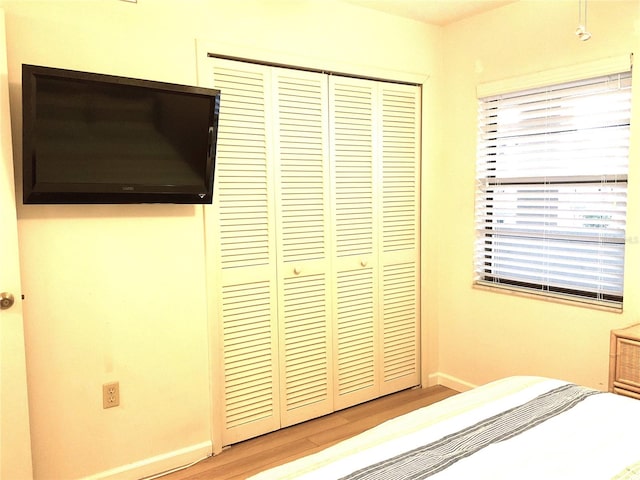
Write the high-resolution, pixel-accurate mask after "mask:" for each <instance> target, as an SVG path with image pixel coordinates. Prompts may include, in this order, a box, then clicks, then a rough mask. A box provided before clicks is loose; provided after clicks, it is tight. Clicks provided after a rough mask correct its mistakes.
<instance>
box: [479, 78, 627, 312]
mask: <svg viewBox="0 0 640 480" xmlns="http://www.w3.org/2000/svg"><path fill="white" fill-rule="evenodd" d="M630 118H631V74H630V72H629V73H621V74H616V75H608V76H603V77H598V78H592V79H588V80H583V81H577V82H570V83H563V84H557V85H553V86H551V87H544V88H535V89H529V90H525V91H518V92H514V93H509V94H504V95H493V96H488V97H484V98H480V100H479V129H480V131H479V137H478V138H479V141H478V157H477V176H476V178H477V189H476V252H475V282H476V283H477V284H484V285H494V286H500V287H504V288H509V289H517V290H524V291H527V292H531V293H538V294H541V295H546V296H560V297H563V298H571V299H575V300H580V301H586V302H590V303H598V304H605V305H610V306H614V307H618V308H619V307H621V306H622V295H623V277H624V248H625V223H626V192H627V170H628V157H629V155H628V152H629V130H630V128H629V125H630Z"/></svg>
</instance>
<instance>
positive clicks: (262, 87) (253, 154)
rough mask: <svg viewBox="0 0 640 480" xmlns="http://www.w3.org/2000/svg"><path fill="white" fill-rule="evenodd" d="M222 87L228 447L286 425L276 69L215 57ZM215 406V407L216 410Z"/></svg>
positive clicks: (211, 212) (223, 383) (221, 288)
mask: <svg viewBox="0 0 640 480" xmlns="http://www.w3.org/2000/svg"><path fill="white" fill-rule="evenodd" d="M212 65H213V78H214V86H215V88H219V89H220V90H221V92H222V95H221V106H220V123H219V131H218V144H217V160H216V185H215V190H214V203H213V206H212V207H211V208H208V209H207V211H208V213H207V223H208V224H209V227H208V228H207V232H208V235H209V236H210V237H211V238H210V239H209V241H211V242H212V243H213V244H214V245H215V247H214V249H213V251H214V252H215V255H216V256H217V258H216V261H215V265H216V273H217V275H216V282H215V285H214V286H213V288H215V298H216V302H215V304H216V307H217V315H218V318H219V319H221V321H220V322H217V325H216V329H215V339H214V341H216V342H217V343H216V344H214V345H213V352H212V354H213V355H214V356H217V360H218V361H217V362H216V364H219V365H221V370H222V372H223V374H222V378H217V377H214V386H213V388H214V395H220V396H221V398H222V399H223V401H222V409H223V410H224V413H223V421H222V423H223V425H222V442H223V445H228V444H231V443H235V442H238V441H241V440H244V439H247V438H251V437H255V436H257V435H260V434H263V433H266V432H269V431H272V430H275V429H278V428H279V427H280V405H279V386H278V378H279V370H278V341H277V309H276V305H277V300H276V298H277V293H276V290H277V286H276V278H275V275H274V271H275V265H276V253H275V227H274V225H275V212H274V201H273V198H272V192H273V178H272V172H273V168H272V167H271V166H270V165H269V162H270V157H271V150H272V148H273V146H272V142H271V135H272V134H271V131H270V126H269V119H268V115H269V114H270V113H269V112H270V96H269V92H270V72H269V69H268V68H266V67H261V66H257V65H251V64H242V63H239V62H230V61H226V60H221V59H212ZM216 413H217V412H214V415H215V414H216Z"/></svg>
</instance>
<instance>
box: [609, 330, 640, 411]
mask: <svg viewBox="0 0 640 480" xmlns="http://www.w3.org/2000/svg"><path fill="white" fill-rule="evenodd" d="M609 391H610V392H614V393H619V394H620V395H626V396H628V397H632V398H637V399H639V400H640V323H639V324H637V325H632V326H630V327H627V328H621V329H618V330H612V331H611V347H610V358H609Z"/></svg>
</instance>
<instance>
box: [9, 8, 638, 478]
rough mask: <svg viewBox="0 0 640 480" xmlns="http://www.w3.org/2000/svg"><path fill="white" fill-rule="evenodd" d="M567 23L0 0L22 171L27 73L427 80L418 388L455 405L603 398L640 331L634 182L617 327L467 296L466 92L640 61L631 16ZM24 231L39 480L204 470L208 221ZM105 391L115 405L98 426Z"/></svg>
mask: <svg viewBox="0 0 640 480" xmlns="http://www.w3.org/2000/svg"><path fill="white" fill-rule="evenodd" d="M576 4H577V1H573V0H571V1H561V0H548V1H545V0H539V1H522V2H517V3H515V4H512V5H508V6H506V7H504V8H501V9H499V10H496V11H493V12H489V13H487V14H484V15H480V16H478V17H475V18H472V19H469V20H466V21H463V22H460V23H457V24H454V25H451V26H449V27H446V28H444V29H442V28H437V27H431V26H427V25H421V24H419V23H416V22H412V21H409V20H403V19H399V18H394V17H389V16H386V15H384V14H380V13H377V12H374V11H371V10H368V9H359V8H357V7H353V6H351V5H348V4H342V3H339V2H334V1H333V0H296V1H295V2H293V1H284V0H283V1H277V0H271V1H269V0H262V1H258V0H255V1H254V0H235V1H223V0H187V1H184V0H139V3H137V4H132V3H127V2H121V1H118V0H91V1H89V0H68V1H63V0H46V1H24V0H20V1H10V0H0V6H2V7H4V8H5V11H6V22H7V41H8V58H9V80H10V90H11V100H12V104H11V111H12V116H13V119H12V123H13V127H14V153H15V154H16V156H17V157H18V158H19V156H20V154H21V146H20V135H21V129H20V118H21V108H20V98H19V96H20V64H21V63H35V64H44V65H51V66H57V67H63V68H75V69H80V70H88V71H97V72H102V73H111V74H116V75H126V76H132V77H141V78H149V79H154V80H161V81H169V82H178V83H187V84H195V83H196V82H197V78H198V72H197V65H198V63H197V57H196V39H200V40H202V41H203V42H204V43H206V45H207V46H212V48H214V49H218V50H219V53H225V52H227V51H236V50H240V51H243V52H249V54H250V52H252V51H255V53H256V56H259V57H264V56H265V55H266V56H269V52H273V56H274V57H277V58H278V59H281V58H291V59H295V60H296V61H299V62H301V63H309V64H312V65H314V66H319V65H323V64H325V65H327V66H329V67H334V66H336V65H340V66H345V65H346V66H348V67H349V68H352V72H353V73H356V74H357V73H370V72H372V71H381V70H387V71H396V72H404V73H410V74H415V75H417V76H425V75H429V80H428V82H427V83H426V84H425V90H424V102H423V103H424V107H425V108H424V110H425V111H424V114H423V124H424V125H423V144H424V162H423V168H424V175H423V177H424V184H423V192H424V199H423V212H422V213H423V222H424V225H425V229H424V230H425V232H426V233H425V235H424V237H423V239H422V241H423V253H424V254H423V289H424V295H423V312H424V318H423V320H424V323H425V328H424V329H423V339H424V348H423V366H424V371H423V377H424V378H425V380H426V378H427V377H428V376H429V375H430V374H431V377H430V378H431V381H437V380H440V381H443V382H449V383H451V384H455V385H460V386H463V385H475V384H481V383H484V382H486V381H489V380H492V379H494V378H497V377H501V376H505V375H512V374H538V375H548V376H557V377H562V378H566V379H568V380H572V381H576V382H580V383H584V384H587V385H591V386H594V387H604V386H605V384H606V380H607V366H608V334H609V330H610V329H611V328H614V327H618V326H622V325H626V324H630V323H634V322H636V321H640V297H638V296H636V295H635V291H634V289H635V287H636V285H639V284H640V269H638V268H637V267H636V265H638V264H639V262H640V240H638V239H640V171H639V169H640V165H638V162H634V161H632V167H631V173H630V195H629V228H628V238H629V242H628V245H627V247H628V248H627V257H626V261H627V275H626V284H625V288H626V290H625V297H626V300H625V311H624V313H622V314H614V313H607V312H601V311H595V310H591V309H587V308H580V307H574V306H566V305H559V304H555V303H549V302H544V301H540V300H532V299H524V298H518V297H513V296H508V295H501V294H496V293H492V292H485V291H479V290H474V289H472V287H471V282H472V252H473V239H474V234H473V195H474V170H475V168H474V161H475V139H476V132H475V128H476V117H475V115H476V103H475V102H476V100H475V88H476V85H477V84H478V83H481V82H487V81H492V80H500V79H504V78H509V77H513V76H518V75H523V74H528V73H532V72H535V71H539V70H544V69H549V68H555V67H562V66H566V65H571V64H575V63H581V62H586V61H591V60H597V59H600V58H603V57H607V56H610V55H618V54H621V53H627V52H631V51H633V50H634V49H635V50H638V49H637V47H638V43H639V38H638V36H639V35H638V34H639V31H640V12H639V11H638V10H639V8H640V7H639V3H638V2H637V1H627V2H615V1H609V2H603V1H599V2H598V1H591V2H589V9H590V10H589V28H590V30H591V31H592V33H593V35H594V37H593V38H592V40H590V41H589V42H587V43H581V42H579V41H578V40H576V38H575V36H574V35H573V31H574V29H575V26H576V23H577V18H576V17H577V5H576ZM203 42H200V44H202V43H203ZM445 73H446V75H444V74H445ZM201 74H202V72H201ZM637 76H638V74H636V77H637ZM635 83H636V84H637V85H640V82H639V81H636V82H635ZM637 97H638V98H640V96H637ZM635 104H636V105H635V106H634V109H635V115H634V116H635V117H636V118H638V115H639V113H640V112H639V110H638V108H639V107H638V105H640V102H638V101H636V102H635ZM445 106H446V108H445ZM633 129H634V133H633V135H634V139H633V144H632V158H637V157H638V153H640V149H639V148H640V140H639V139H640V135H639V134H636V132H637V131H638V126H636V125H635V124H634V127H633ZM19 166H20V162H18V165H17V167H18V168H17V169H16V170H17V172H19ZM18 216H19V230H20V232H19V233H20V246H21V262H22V274H23V287H24V293H25V295H26V300H25V303H24V312H25V323H26V332H25V334H26V338H27V361H28V377H29V389H30V391H29V394H30V408H31V421H32V439H33V456H34V467H35V473H36V478H42V479H44V478H55V479H66V478H78V477H82V476H92V475H93V476H95V477H111V478H131V477H132V476H141V475H143V474H149V473H153V472H157V471H158V470H159V469H161V468H169V467H171V466H175V465H177V464H179V463H180V462H182V463H185V461H186V460H187V459H192V458H195V457H197V456H198V455H203V454H205V453H206V452H207V451H209V450H210V448H211V446H210V445H209V441H210V439H211V432H210V412H209V408H210V405H211V399H210V396H209V395H210V394H209V392H210V385H209V371H210V367H209V363H208V362H209V359H208V342H207V335H208V333H209V326H208V318H207V311H206V301H207V296H206V295H207V292H206V283H205V281H206V271H205V268H204V265H205V257H204V238H203V211H202V208H201V207H194V206H174V205H139V206H126V205H117V206H27V207H22V206H21V207H19V208H18ZM112 380H118V381H120V385H121V395H122V405H121V406H120V407H119V408H114V409H110V410H103V409H102V406H101V396H100V395H101V385H102V383H104V382H106V381H112ZM132 472H135V475H132Z"/></svg>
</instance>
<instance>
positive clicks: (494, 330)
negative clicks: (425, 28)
mask: <svg viewBox="0 0 640 480" xmlns="http://www.w3.org/2000/svg"><path fill="white" fill-rule="evenodd" d="M577 6H578V2H577V1H558V0H548V1H543V0H539V1H521V2H517V3H515V4H511V5H508V6H506V7H503V8H501V9H499V10H495V11H493V12H488V13H487V14H484V15H480V16H477V17H475V18H471V19H468V20H466V21H462V22H459V23H457V24H455V25H452V26H449V27H447V28H446V29H445V51H444V55H445V71H446V75H445V76H446V79H447V88H446V89H445V90H444V98H445V104H446V107H447V108H446V117H445V121H444V124H445V126H446V127H445V139H444V144H445V145H446V147H445V150H444V155H443V156H442V157H440V158H439V159H438V166H437V167H435V168H437V170H438V172H437V175H436V177H437V178H438V182H436V183H435V184H433V185H432V188H437V189H438V193H437V194H436V196H437V198H438V199H439V204H440V205H441V206H442V208H441V209H440V211H439V212H438V213H437V214H434V215H436V218H437V222H436V223H437V225H438V230H439V232H440V233H439V238H438V242H439V243H438V245H439V252H438V255H437V258H438V262H437V272H436V275H437V277H438V282H439V283H438V296H437V308H436V312H437V313H436V318H437V323H438V328H439V336H438V347H439V357H438V362H437V363H438V367H437V369H438V371H439V372H441V373H442V374H443V375H445V379H447V378H448V377H452V378H449V380H451V379H453V380H454V382H453V383H455V381H457V380H459V381H462V383H468V384H471V385H478V384H482V383H484V382H487V381H489V380H492V379H495V378H498V377H503V376H507V375H515V374H534V375H545V376H553V377H560V378H564V379H567V380H570V381H574V382H579V383H582V384H586V385H589V386H592V387H596V388H605V389H606V385H607V379H608V362H609V357H608V355H609V352H608V346H609V345H608V342H609V331H610V329H611V328H616V327H620V326H625V325H627V324H630V323H635V322H638V321H640V302H639V300H640V296H638V295H637V292H636V290H637V289H638V287H639V286H640V269H639V268H638V265H639V264H640V263H639V262H640V243H639V241H638V238H639V236H638V235H639V234H640V215H639V213H640V210H639V206H640V204H639V201H640V197H639V195H640V165H639V164H638V162H637V159H638V154H639V153H640V124H638V123H633V126H632V137H633V138H632V150H631V168H630V176H629V192H630V193H629V199H628V201H629V206H628V209H629V210H628V212H629V213H628V224H627V225H628V230H627V237H628V239H629V240H628V242H627V248H626V257H625V261H626V265H625V270H626V271H625V292H624V294H625V301H624V313H622V314H618V313H607V312H602V311H596V310H593V309H589V308H582V307H576V306H566V305H560V304H557V303H549V302H545V301H540V300H537V299H530V298H519V297H514V296H509V295H504V294H498V293H494V292H487V291H481V290H474V289H473V288H472V286H471V285H472V280H473V272H472V261H473V260H472V258H473V257H472V253H473V241H474V232H473V207H474V205H473V203H474V174H475V172H474V161H475V145H476V144H475V142H476V97H475V89H476V85H477V84H478V83H482V82H488V81H494V80H502V79H506V78H510V77H517V76H519V75H526V74H531V73H535V72H539V71H543V70H546V69H553V68H556V67H565V66H570V65H575V64H576V63H582V62H589V61H593V60H599V59H601V58H605V57H609V56H615V55H619V54H625V53H630V52H633V51H634V50H635V51H636V53H637V52H638V51H639V50H640V49H638V46H639V33H640V11H639V8H640V2H637V1H627V2H617V1H606V2H605V1H599V2H598V1H596V2H594V1H592V2H589V11H588V19H589V25H588V27H589V30H590V31H591V32H592V33H593V38H592V39H591V40H589V41H588V42H580V41H578V40H577V38H576V37H575V35H574V30H575V28H576V26H577V22H578V8H577ZM634 83H635V85H636V87H635V89H634V90H638V88H640V78H638V75H637V72H636V74H635V78H634ZM636 93H637V92H634V96H635V100H634V104H635V105H634V120H635V119H637V118H639V116H638V112H639V110H638V105H639V104H640V95H637V94H636ZM432 323H434V322H432Z"/></svg>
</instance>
